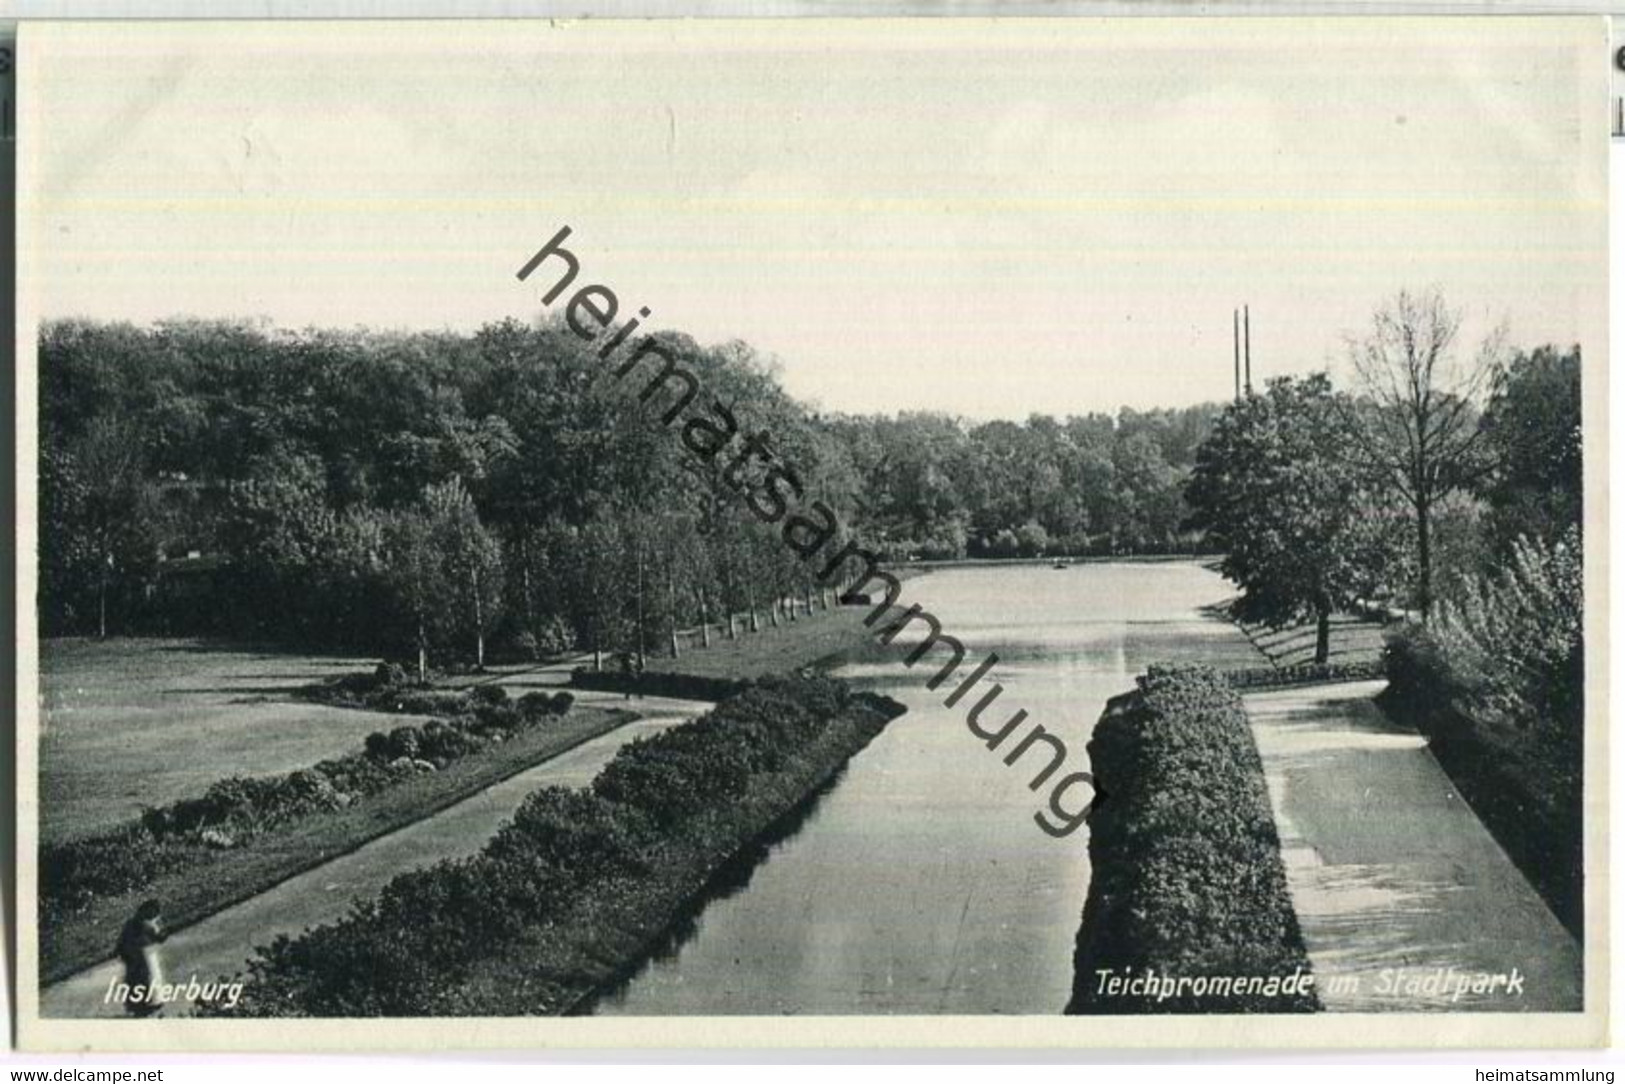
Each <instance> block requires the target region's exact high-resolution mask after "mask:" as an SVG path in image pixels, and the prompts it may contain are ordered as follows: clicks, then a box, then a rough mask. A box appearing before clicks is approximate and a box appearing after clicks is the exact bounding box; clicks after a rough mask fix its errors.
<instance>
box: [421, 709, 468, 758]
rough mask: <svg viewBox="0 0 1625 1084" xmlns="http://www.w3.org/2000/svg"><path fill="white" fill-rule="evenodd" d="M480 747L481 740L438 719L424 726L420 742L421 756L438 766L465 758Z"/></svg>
mask: <svg viewBox="0 0 1625 1084" xmlns="http://www.w3.org/2000/svg"><path fill="white" fill-rule="evenodd" d="M479 747H480V743H479V740H478V739H476V738H474V737H473V736H471V735H470V734H468V733H466V732H464V731H463V730H462V729H460V728H458V727H456V726H453V725H449V724H447V723H442V722H440V721H439V720H438V719H436V720H433V721H431V722H429V723H426V724H424V727H423V733H422V736H421V738H420V739H419V742H418V751H419V755H420V756H422V757H424V758H425V759H427V760H431V761H434V762H436V763H437V764H442V765H443V764H445V763H446V762H447V761H452V760H457V759H458V758H459V757H465V756H467V755H468V754H470V753H472V752H474V751H475V750H476V749H478V748H479Z"/></svg>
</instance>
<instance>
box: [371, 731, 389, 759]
mask: <svg viewBox="0 0 1625 1084" xmlns="http://www.w3.org/2000/svg"><path fill="white" fill-rule="evenodd" d="M365 748H366V750H367V755H368V756H369V757H372V758H374V759H375V760H393V759H394V757H393V756H392V755H391V754H390V751H389V735H388V734H385V733H384V732H383V731H381V730H374V731H373V732H372V733H371V734H368V735H367V741H366V746H365Z"/></svg>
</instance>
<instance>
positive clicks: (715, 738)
mask: <svg viewBox="0 0 1625 1084" xmlns="http://www.w3.org/2000/svg"><path fill="white" fill-rule="evenodd" d="M533 703H534V702H533ZM901 711H902V708H901V706H900V705H897V704H896V703H895V702H893V701H890V700H887V699H885V698H884V697H878V696H874V695H872V694H867V693H863V694H852V693H850V692H849V691H848V690H847V688H846V686H845V685H844V684H842V683H841V682H838V681H834V680H832V679H830V678H825V677H800V678H795V679H789V680H783V681H779V680H770V681H765V682H763V683H761V684H760V685H757V686H754V687H752V688H750V689H749V690H747V691H745V692H743V693H741V694H739V695H738V696H735V697H734V698H732V699H730V700H728V701H725V702H723V703H721V704H719V705H718V706H717V707H716V708H715V709H713V710H712V711H710V712H708V713H707V714H705V715H703V716H701V717H700V718H698V719H696V720H694V721H693V722H690V723H686V724H684V725H682V726H679V727H674V728H672V729H671V730H667V731H664V732H662V733H661V734H659V735H657V736H655V737H651V738H644V739H639V740H637V741H634V742H631V743H629V744H628V745H626V746H623V747H622V748H621V749H620V750H619V751H618V752H617V753H616V755H615V757H614V758H613V759H612V760H611V761H610V762H609V764H608V765H606V766H605V768H604V769H603V771H602V772H601V773H600V774H599V776H598V778H597V779H596V780H595V781H594V783H593V786H592V787H591V788H590V789H587V790H565V789H562V788H558V787H547V788H544V789H542V790H539V791H536V792H535V793H533V794H531V795H530V796H529V797H527V798H526V799H525V801H524V803H523V804H522V805H521V806H520V808H519V809H518V811H517V812H516V813H515V814H514V817H513V820H512V821H510V822H509V823H507V824H506V825H504V826H503V827H502V828H501V829H500V830H499V831H498V832H497V833H496V835H495V836H493V837H492V838H491V840H490V841H489V842H487V844H486V845H485V847H484V849H483V850H481V851H480V852H479V853H478V854H476V855H474V856H472V857H470V858H466V859H462V860H460V861H450V862H442V863H440V864H438V865H434V866H431V867H429V868H427V869H421V870H415V871H412V872H410V873H406V874H402V875H401V876H399V877H396V878H395V879H394V880H393V881H391V882H390V883H389V885H388V886H387V887H385V889H384V890H383V892H382V893H381V894H380V895H379V896H378V897H377V898H375V899H370V900H365V901H361V902H358V903H357V904H355V905H354V906H353V907H352V909H351V910H350V912H349V913H348V914H347V915H346V916H345V917H344V918H342V919H340V920H339V921H337V922H335V923H331V924H328V925H323V926H318V927H316V928H314V929H310V930H307V931H306V932H305V933H304V934H302V935H301V936H299V937H297V938H289V937H286V936H284V937H279V938H277V939H276V941H275V942H273V943H272V944H270V945H268V946H265V947H263V948H261V949H260V950H259V955H258V956H257V957H256V958H255V959H253V960H251V961H250V962H249V972H250V979H251V981H250V982H249V983H248V985H247V987H246V989H245V990H244V996H243V998H242V1000H241V1001H239V1002H238V1003H237V1005H236V1007H235V1009H233V1010H230V1012H229V1013H228V1011H227V1010H225V1009H223V1008H217V1007H212V1006H211V1007H209V1008H208V1009H207V1010H206V1011H208V1012H212V1013H216V1014H220V1015H238V1016H347V1017H353V1016H380V1015H383V1016H400V1015H426V1014H429V1015H432V1014H437V1013H457V1012H459V1011H460V1007H461V1005H462V1002H461V1001H460V999H461V998H462V997H464V996H465V995H466V989H465V986H464V980H465V978H466V976H467V975H468V974H469V973H470V972H471V970H472V969H474V968H475V967H477V966H480V965H481V964H483V963H487V962H489V961H490V960H492V959H493V958H495V957H498V956H500V955H502V954H503V953H505V952H508V951H512V950H513V949H514V947H515V946H516V945H518V944H519V943H521V941H522V940H523V939H524V938H526V937H528V936H530V935H532V934H534V933H535V932H536V931H538V930H541V929H550V928H554V924H555V923H558V922H561V921H563V916H564V915H565V914H566V913H567V912H568V911H569V909H570V908H572V907H577V906H582V905H586V904H589V903H591V902H592V901H594V900H597V899H598V898H599V897H598V896H595V895H594V893H597V892H609V893H611V894H612V896H613V898H614V899H615V900H616V901H619V902H620V903H624V902H625V901H627V900H629V899H634V898H646V899H656V898H659V897H660V896H661V892H660V891H658V889H661V888H667V889H669V888H670V887H671V883H672V882H671V878H672V877H673V876H674V874H673V872H672V870H671V868H670V867H671V865H672V863H673V861H674V860H673V858H672V855H673V854H674V853H679V852H680V851H681V849H682V846H683V844H684V843H685V841H686V840H687V835H688V834H689V833H690V832H691V831H700V829H699V828H698V827H696V826H698V825H700V824H701V823H702V822H703V823H704V824H705V826H706V827H705V829H704V831H705V832H715V831H717V825H719V824H720V825H723V826H725V827H726V826H732V825H733V822H732V821H731V820H730V819H729V818H731V817H733V816H734V815H735V814H734V811H735V809H736V808H737V803H738V802H739V800H740V799H741V797H742V796H745V795H747V792H751V790H752V787H753V784H755V783H756V782H757V781H759V780H763V779H765V778H767V774H766V773H770V772H772V770H773V769H772V768H771V767H768V766H769V765H773V764H783V763H787V762H789V761H792V760H794V759H795V758H798V757H803V756H805V755H807V753H808V750H812V749H817V750H818V757H819V758H820V764H824V763H826V762H827V763H838V762H840V761H844V760H845V758H846V757H847V756H850V755H851V753H852V752H853V751H855V749H856V748H858V747H860V746H861V744H862V742H864V741H867V740H868V739H869V738H871V737H872V736H873V735H874V734H875V733H878V732H879V730H880V729H881V728H882V727H883V726H884V725H885V723H886V722H887V721H889V720H890V719H891V718H893V717H895V716H896V715H897V714H900V713H901ZM826 738H828V741H825V740H824V739H826ZM821 742H822V744H820V743H821ZM804 794H805V792H804V791H798V792H797V793H796V794H795V795H793V796H791V797H789V798H787V801H788V803H789V804H790V805H793V804H794V800H799V798H801V797H804ZM735 830H736V831H737V833H738V834H740V835H741V836H748V837H750V838H753V837H754V832H755V831H756V829H754V828H753V829H748V830H747V829H746V828H744V827H743V826H738V827H737V828H736V829H735ZM725 834H726V833H725ZM707 838H710V837H709V836H708V837H707ZM750 838H738V839H735V840H734V841H733V843H732V844H731V846H732V848H737V847H740V846H744V845H745V844H747V843H748V842H749V841H750ZM725 858H726V855H725V854H723V855H718V856H717V859H716V860H717V861H718V862H719V863H720V861H722V860H723V859H725ZM662 863H665V865H664V866H662ZM679 864H681V863H679ZM709 873H710V870H709V869H687V868H685V869H684V870H682V872H681V874H679V875H676V876H679V877H680V879H681V880H682V882H683V883H685V884H688V883H692V884H693V886H694V887H695V889H698V888H699V887H701V886H703V883H704V881H705V878H706V877H707V876H709ZM664 920H669V918H668V919H664ZM580 936H581V937H583V938H588V937H590V934H588V933H586V932H582V933H581V934H580ZM536 981H538V982H543V981H547V982H556V983H557V984H558V986H559V988H561V989H568V988H570V987H571V984H572V983H579V981H580V976H579V975H575V974H564V975H559V976H537V977H536Z"/></svg>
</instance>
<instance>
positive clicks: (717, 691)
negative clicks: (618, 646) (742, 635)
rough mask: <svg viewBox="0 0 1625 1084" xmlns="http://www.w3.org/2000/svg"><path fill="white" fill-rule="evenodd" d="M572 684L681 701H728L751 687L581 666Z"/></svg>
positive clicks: (572, 676) (688, 676) (652, 672)
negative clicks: (672, 698)
mask: <svg viewBox="0 0 1625 1084" xmlns="http://www.w3.org/2000/svg"><path fill="white" fill-rule="evenodd" d="M570 684H571V685H574V686H575V687H576V688H578V689H592V690H594V691H596V692H607V693H629V694H634V695H637V696H670V697H674V698H676V699H678V700H726V699H728V698H729V697H731V696H737V695H739V693H741V692H743V691H744V690H745V689H747V688H748V687H749V686H750V683H749V682H746V681H735V680H733V679H731V678H715V677H702V676H700V675H698V674H672V673H666V672H664V671H660V670H643V671H640V672H637V673H630V674H629V673H624V672H622V671H618V670H594V669H593V668H592V667H590V666H578V667H576V668H575V669H574V670H571V671H570Z"/></svg>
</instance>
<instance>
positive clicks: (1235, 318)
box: [1230, 309, 1241, 402]
mask: <svg viewBox="0 0 1625 1084" xmlns="http://www.w3.org/2000/svg"><path fill="white" fill-rule="evenodd" d="M1230 345H1231V347H1232V348H1234V351H1235V355H1236V401H1237V402H1240V401H1241V310H1239V309H1231V310H1230Z"/></svg>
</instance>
